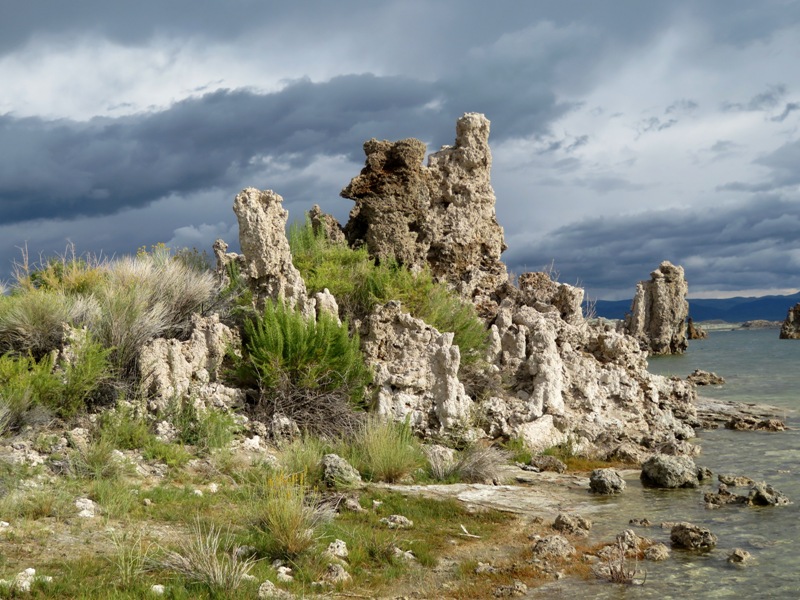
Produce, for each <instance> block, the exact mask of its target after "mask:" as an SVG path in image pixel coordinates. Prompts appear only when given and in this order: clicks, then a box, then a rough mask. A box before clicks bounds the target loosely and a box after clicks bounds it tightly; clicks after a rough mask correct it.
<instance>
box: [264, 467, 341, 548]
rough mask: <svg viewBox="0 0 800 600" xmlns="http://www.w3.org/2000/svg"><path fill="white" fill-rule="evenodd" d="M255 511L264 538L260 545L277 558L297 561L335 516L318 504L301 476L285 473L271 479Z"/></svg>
mask: <svg viewBox="0 0 800 600" xmlns="http://www.w3.org/2000/svg"><path fill="white" fill-rule="evenodd" d="M252 511H253V517H254V524H255V527H256V529H257V531H258V532H259V533H260V534H261V536H263V537H261V539H259V540H257V542H258V545H259V546H261V547H262V548H263V549H264V550H265V551H266V553H267V554H268V555H269V556H271V557H275V558H294V557H296V556H298V555H300V554H302V553H303V552H305V551H306V550H308V549H309V548H311V546H313V545H314V543H315V542H316V541H317V539H318V538H319V536H320V533H319V528H320V526H321V525H322V524H324V523H325V522H327V521H329V520H330V519H331V518H332V516H333V515H332V513H331V511H330V510H329V509H326V508H323V507H321V506H320V505H319V504H318V498H317V496H316V494H315V493H314V492H312V491H311V490H310V489H309V488H308V486H307V485H306V481H305V477H304V475H303V474H302V473H294V474H287V473H285V472H283V471H279V472H277V473H275V474H273V475H271V476H270V477H269V479H268V481H267V485H266V486H265V487H264V488H263V490H262V493H261V494H260V495H258V496H257V497H256V498H255V499H254V502H253V507H252Z"/></svg>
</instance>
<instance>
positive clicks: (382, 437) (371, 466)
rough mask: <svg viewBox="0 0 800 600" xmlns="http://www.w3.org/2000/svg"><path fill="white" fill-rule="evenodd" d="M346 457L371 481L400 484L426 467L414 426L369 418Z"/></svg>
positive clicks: (347, 449)
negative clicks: (413, 431) (400, 481)
mask: <svg viewBox="0 0 800 600" xmlns="http://www.w3.org/2000/svg"><path fill="white" fill-rule="evenodd" d="M342 454H344V455H345V456H346V457H347V458H348V459H349V460H350V462H351V463H352V464H353V466H354V467H355V468H356V469H358V471H359V472H360V473H361V474H362V475H363V476H364V477H365V478H366V479H368V480H371V481H386V482H389V483H392V482H396V481H399V480H401V479H403V478H404V477H406V476H408V475H410V474H411V473H413V472H414V471H415V470H416V469H418V468H419V467H421V466H422V465H423V464H424V456H423V454H422V450H421V448H420V445H419V442H418V441H417V439H416V438H415V437H414V434H413V433H412V431H411V427H410V425H409V424H408V423H407V422H406V423H395V422H394V421H386V420H383V419H381V418H380V417H376V416H372V417H370V418H369V419H366V420H365V421H364V423H363V424H362V426H361V428H360V429H359V431H358V433H357V434H356V436H355V438H354V439H353V440H352V441H351V442H350V443H349V444H347V445H346V446H345V447H344V448H343V450H342Z"/></svg>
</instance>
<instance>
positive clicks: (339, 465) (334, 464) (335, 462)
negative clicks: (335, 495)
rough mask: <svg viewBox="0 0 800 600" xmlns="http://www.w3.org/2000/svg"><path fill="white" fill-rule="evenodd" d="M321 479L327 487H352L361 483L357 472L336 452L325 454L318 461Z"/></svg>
mask: <svg viewBox="0 0 800 600" xmlns="http://www.w3.org/2000/svg"><path fill="white" fill-rule="evenodd" d="M320 466H321V467H322V481H323V483H324V484H325V485H327V486H328V487H352V486H355V485H360V484H361V475H360V474H359V472H358V471H357V470H356V469H355V467H353V465H351V464H350V463H349V462H347V461H346V460H345V459H343V458H342V457H341V456H339V455H338V454H326V455H325V456H323V457H322V461H321V462H320Z"/></svg>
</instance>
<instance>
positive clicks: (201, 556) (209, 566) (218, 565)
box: [158, 519, 255, 598]
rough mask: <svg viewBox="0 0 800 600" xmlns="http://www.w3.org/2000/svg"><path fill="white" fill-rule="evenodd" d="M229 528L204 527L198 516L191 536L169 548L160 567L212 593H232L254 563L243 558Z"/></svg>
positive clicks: (228, 594)
mask: <svg viewBox="0 0 800 600" xmlns="http://www.w3.org/2000/svg"><path fill="white" fill-rule="evenodd" d="M238 550H239V548H238V546H236V544H235V543H234V541H233V536H232V535H231V534H230V532H229V531H223V530H221V529H219V528H218V527H215V526H214V525H210V526H208V527H204V526H203V525H202V524H201V523H200V521H199V519H198V520H197V521H195V523H194V526H193V528H192V536H191V537H190V538H189V540H188V541H185V542H183V543H182V544H180V545H179V547H178V549H177V550H168V551H166V552H165V554H164V556H163V557H162V558H161V560H160V561H158V564H159V566H160V567H161V568H163V569H166V570H168V571H172V572H173V573H176V574H178V575H180V576H181V577H183V578H184V579H186V580H187V581H189V582H190V583H194V584H199V585H201V586H203V587H205V588H206V589H207V590H208V592H209V593H210V594H211V595H212V597H222V598H227V597H230V594H232V593H233V592H234V591H235V590H236V589H237V588H238V587H239V586H241V584H242V582H244V581H245V580H246V579H247V575H248V574H249V573H250V570H251V569H252V568H253V566H254V565H255V560H253V559H252V558H243V557H241V556H240V553H239V552H238Z"/></svg>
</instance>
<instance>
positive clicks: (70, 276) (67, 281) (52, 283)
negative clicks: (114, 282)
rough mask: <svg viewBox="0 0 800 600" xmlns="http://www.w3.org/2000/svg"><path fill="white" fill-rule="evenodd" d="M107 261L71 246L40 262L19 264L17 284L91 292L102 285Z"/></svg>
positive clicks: (68, 292) (73, 292)
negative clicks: (85, 253) (79, 251)
mask: <svg viewBox="0 0 800 600" xmlns="http://www.w3.org/2000/svg"><path fill="white" fill-rule="evenodd" d="M107 266H108V264H107V262H106V261H104V260H101V259H99V258H97V257H94V256H91V255H85V256H78V255H76V254H75V249H74V247H72V246H70V247H68V248H67V251H66V252H65V253H64V254H59V255H56V256H53V257H50V258H47V259H45V260H44V261H43V262H42V264H41V265H39V266H36V267H34V268H29V267H28V266H27V265H25V266H23V267H20V265H18V268H17V273H16V275H17V286H18V287H19V288H20V289H23V290H31V289H39V290H45V291H52V292H60V293H62V294H64V295H67V296H74V295H84V296H88V295H91V294H92V293H94V292H96V291H97V290H98V289H99V288H100V287H102V286H103V284H104V282H105V279H106V276H107Z"/></svg>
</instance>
